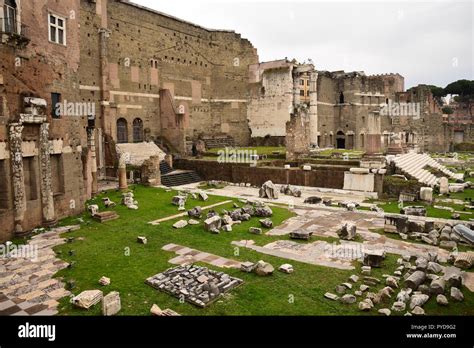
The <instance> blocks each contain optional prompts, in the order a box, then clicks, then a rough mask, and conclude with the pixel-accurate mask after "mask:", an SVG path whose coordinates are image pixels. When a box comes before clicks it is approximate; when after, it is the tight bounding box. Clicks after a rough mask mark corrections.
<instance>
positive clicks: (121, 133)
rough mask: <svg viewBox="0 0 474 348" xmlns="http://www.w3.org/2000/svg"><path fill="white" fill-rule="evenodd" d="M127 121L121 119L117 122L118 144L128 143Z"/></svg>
mask: <svg viewBox="0 0 474 348" xmlns="http://www.w3.org/2000/svg"><path fill="white" fill-rule="evenodd" d="M127 127H128V125H127V120H126V119H124V118H119V119H118V120H117V143H119V144H123V143H128V129H127Z"/></svg>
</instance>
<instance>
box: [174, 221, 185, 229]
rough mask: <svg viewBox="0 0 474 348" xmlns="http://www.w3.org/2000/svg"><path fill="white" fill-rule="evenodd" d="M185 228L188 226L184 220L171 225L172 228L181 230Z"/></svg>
mask: <svg viewBox="0 0 474 348" xmlns="http://www.w3.org/2000/svg"><path fill="white" fill-rule="evenodd" d="M186 226H188V222H187V221H186V220H180V221H178V222H176V223H175V224H174V225H173V228H176V229H181V228H185V227H186Z"/></svg>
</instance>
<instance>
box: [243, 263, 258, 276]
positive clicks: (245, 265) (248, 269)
mask: <svg viewBox="0 0 474 348" xmlns="http://www.w3.org/2000/svg"><path fill="white" fill-rule="evenodd" d="M255 267H257V264H255V263H253V262H248V261H247V262H243V263H241V264H240V270H241V271H242V272H245V273H252V272H253V270H254V269H255Z"/></svg>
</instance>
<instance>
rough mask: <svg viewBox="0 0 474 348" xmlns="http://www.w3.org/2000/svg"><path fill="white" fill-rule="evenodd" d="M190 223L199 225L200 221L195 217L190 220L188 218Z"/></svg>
mask: <svg viewBox="0 0 474 348" xmlns="http://www.w3.org/2000/svg"><path fill="white" fill-rule="evenodd" d="M188 224H189V225H199V221H197V220H194V219H190V220H188Z"/></svg>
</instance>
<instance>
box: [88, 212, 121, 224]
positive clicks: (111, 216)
mask: <svg viewBox="0 0 474 348" xmlns="http://www.w3.org/2000/svg"><path fill="white" fill-rule="evenodd" d="M119 217H120V216H119V215H118V214H117V213H116V212H114V211H104V212H100V213H96V214H95V215H94V216H92V218H93V219H94V220H96V221H98V222H100V223H104V222H107V221H112V220H116V219H118V218H119Z"/></svg>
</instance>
